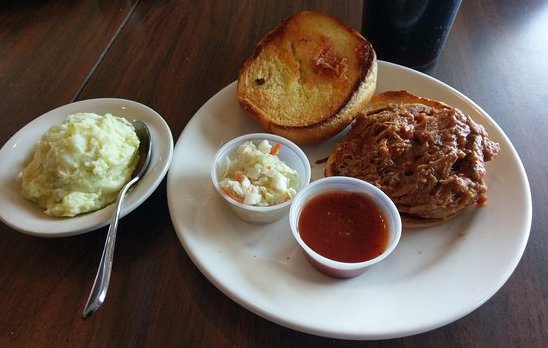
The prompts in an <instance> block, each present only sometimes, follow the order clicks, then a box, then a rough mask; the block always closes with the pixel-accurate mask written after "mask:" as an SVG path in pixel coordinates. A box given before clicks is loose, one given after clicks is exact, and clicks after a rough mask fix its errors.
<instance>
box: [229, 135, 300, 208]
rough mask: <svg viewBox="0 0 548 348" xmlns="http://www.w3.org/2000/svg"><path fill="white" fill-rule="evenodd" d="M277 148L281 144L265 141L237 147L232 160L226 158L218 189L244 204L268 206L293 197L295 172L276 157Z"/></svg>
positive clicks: (246, 143) (295, 190)
mask: <svg viewBox="0 0 548 348" xmlns="http://www.w3.org/2000/svg"><path fill="white" fill-rule="evenodd" d="M280 149H281V144H279V143H276V144H274V145H270V143H269V142H268V141H267V140H263V141H261V142H260V143H259V144H258V145H255V144H254V143H253V142H251V141H248V142H245V143H243V144H241V145H240V146H238V149H237V151H236V157H235V158H234V159H231V158H229V157H228V156H227V157H226V167H225V171H224V173H223V175H222V176H221V177H222V180H221V181H220V182H219V185H220V187H221V190H222V191H223V192H224V193H225V194H226V195H228V196H229V197H231V198H233V199H234V200H236V201H238V202H240V203H243V204H246V205H256V206H271V205H276V204H279V203H283V202H285V201H288V200H290V199H291V198H293V197H294V196H295V194H296V193H297V186H298V184H299V182H298V179H297V172H296V171H295V170H294V169H291V168H290V167H289V166H288V165H287V164H285V163H284V162H283V161H281V160H280V159H279V158H278V156H277V154H278V153H279V151H280Z"/></svg>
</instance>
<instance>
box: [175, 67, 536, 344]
mask: <svg viewBox="0 0 548 348" xmlns="http://www.w3.org/2000/svg"><path fill="white" fill-rule="evenodd" d="M379 66H380V67H383V68H384V69H388V68H390V69H395V70H401V71H407V73H412V74H413V75H415V76H416V77H419V78H426V79H427V80H430V81H431V82H434V83H435V84H437V85H439V87H440V88H443V89H445V90H447V91H449V92H450V93H451V94H452V95H454V96H455V97H458V98H459V99H461V100H462V102H463V103H466V104H468V105H470V107H471V108H474V109H475V110H476V111H477V112H479V113H481V115H482V117H485V118H486V119H487V120H488V122H489V123H490V126H491V127H493V128H496V130H497V133H498V135H500V136H502V137H503V138H504V140H505V142H506V143H508V145H509V148H510V150H511V152H512V155H513V156H514V157H515V158H516V159H517V165H518V166H517V170H518V172H519V173H520V175H521V178H522V179H523V180H524V182H523V184H524V186H525V191H524V193H525V196H526V197H525V198H526V203H527V204H526V206H525V209H524V212H525V214H524V219H525V220H526V225H525V226H523V230H524V231H525V232H523V236H522V238H521V243H520V245H518V246H517V248H516V251H515V253H514V255H515V257H514V258H513V259H512V260H511V262H509V265H508V266H507V267H506V268H505V269H506V270H507V272H506V274H504V275H503V276H501V277H498V280H499V281H498V283H497V284H493V285H492V288H493V289H494V291H492V292H491V293H489V294H487V295H486V296H485V297H484V298H483V299H481V301H479V303H473V304H470V305H469V306H467V308H465V309H464V310H463V311H461V312H459V313H455V314H454V315H452V316H451V315H450V316H447V317H446V318H445V319H444V320H439V321H437V322H436V323H435V324H433V325H423V326H420V327H416V328H414V329H412V330H408V331H400V332H384V333H377V334H366V335H363V334H360V333H355V332H353V333H351V332H344V333H341V332H330V331H329V330H317V329H315V328H312V327H310V326H307V325H302V324H300V323H295V322H294V321H291V320H287V319H286V318H281V317H278V316H275V315H271V314H270V313H269V312H268V311H266V310H264V309H263V308H260V306H257V305H256V304H254V303H251V302H249V301H246V300H245V299H242V298H241V295H240V294H238V293H237V292H236V291H235V290H234V289H232V288H231V287H230V286H228V285H227V284H223V283H222V282H221V280H220V279H217V278H216V277H215V276H214V274H212V273H211V272H210V270H208V268H207V267H206V265H204V263H203V262H202V260H200V259H199V257H198V255H196V254H195V253H194V251H193V250H192V248H191V246H190V245H188V242H187V241H186V240H185V238H184V234H185V231H184V228H183V226H179V225H178V224H177V223H176V220H175V219H176V217H174V216H173V214H175V207H174V206H173V205H174V204H175V199H174V197H173V196H172V192H173V190H172V187H171V186H172V185H173V181H174V180H175V179H174V175H176V170H171V171H170V173H169V174H168V182H167V194H168V206H169V210H170V216H171V219H172V223H173V226H174V229H175V231H176V233H177V236H178V238H179V241H180V242H181V244H182V246H183V248H184V249H185V251H186V252H187V254H188V255H189V257H190V258H191V260H192V261H193V263H194V264H195V265H196V267H197V268H198V269H199V270H200V272H201V273H202V274H204V275H205V276H206V278H207V279H208V280H209V281H210V282H211V283H212V284H213V285H214V286H215V287H216V288H217V289H219V290H220V291H221V292H222V293H224V294H225V295H226V296H227V297H229V298H230V299H232V300H233V301H235V302H236V303H238V304H239V305H241V306H242V307H244V308H246V309H247V310H249V311H251V312H252V313H254V314H256V315H259V316H261V317H263V318H265V319H267V320H270V321H272V322H274V323H276V324H279V325H283V326H285V327H288V328H291V329H295V330H299V331H302V332H305V333H308V334H313V335H318V336H325V337H331V338H340V339H351V340H370V339H387V338H396V337H404V336H409V335H412V334H418V333H422V332H426V331H430V330H433V329H436V328H439V327H442V326H444V325H447V324H449V323H451V322H454V321H455V320H458V319H460V318H462V317H464V316H466V315H467V314H469V313H470V312H472V311H474V310H475V309H477V308H479V307H480V306H481V305H482V304H483V303H485V302H486V301H487V300H489V299H490V298H491V297H492V296H493V295H494V294H495V293H496V292H498V291H499V290H500V288H502V286H503V285H504V284H505V283H506V281H507V280H508V279H509V277H510V276H511V275H512V273H513V272H514V270H515V269H516V267H517V265H518V263H519V261H520V259H521V257H522V255H523V253H524V251H525V248H526V245H527V242H528V239H529V234H530V229H531V223H532V199H531V192H530V186H529V180H528V177H527V173H526V171H525V168H524V166H523V163H522V161H521V159H520V157H519V154H518V153H517V151H516V149H515V147H514V146H513V144H512V143H511V141H510V140H509V139H508V137H507V135H506V134H505V133H504V131H503V130H502V128H501V127H500V126H499V125H498V124H497V123H496V122H495V121H494V120H493V118H492V117H491V116H490V115H489V114H488V113H487V112H485V111H484V110H483V109H482V108H481V107H480V106H479V105H477V104H476V103H475V102H474V101H472V100H471V99H470V98H468V97H467V96H465V95H464V94H463V93H461V92H460V91H458V90H456V89H455V88H453V87H451V86H449V85H447V84H445V83H444V82H442V81H440V80H437V79H435V78H433V77H431V76H429V75H426V74H424V73H421V72H417V71H415V70H412V69H409V68H406V67H402V66H399V65H397V64H393V63H389V62H384V61H379ZM235 84H236V81H234V82H232V83H230V84H228V85H227V86H225V87H224V88H222V89H221V90H220V91H218V92H217V93H216V94H215V95H213V96H212V97H211V98H210V99H208V100H207V101H206V103H204V104H203V105H202V107H200V109H199V110H198V111H197V112H196V113H195V114H194V115H193V117H192V119H191V120H190V121H189V122H188V123H187V126H186V127H185V129H183V131H182V132H181V134H180V136H179V137H178V139H177V142H176V145H175V150H174V152H175V153H177V149H178V146H179V144H180V143H182V142H183V139H184V138H185V137H186V136H187V134H188V132H190V131H191V129H192V128H193V127H194V125H195V123H197V122H198V118H197V117H198V116H199V115H200V114H201V112H202V111H203V110H204V109H206V107H207V105H208V103H210V102H212V100H214V99H215V98H218V96H219V95H220V94H221V93H223V92H225V91H226V90H227V89H230V88H234V85H235ZM172 168H173V164H172Z"/></svg>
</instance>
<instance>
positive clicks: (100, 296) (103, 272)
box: [82, 176, 139, 319]
mask: <svg viewBox="0 0 548 348" xmlns="http://www.w3.org/2000/svg"><path fill="white" fill-rule="evenodd" d="M137 180H139V176H136V177H134V178H133V179H131V180H130V181H129V182H128V183H127V184H126V185H125V186H124V187H123V188H122V190H121V191H120V193H119V194H118V198H117V199H116V206H115V209H114V213H113V214H112V218H111V222H110V227H109V229H108V233H107V239H106V240H105V247H104V248H103V254H102V255H101V262H100V263H99V269H98V270H97V275H96V276H95V280H94V282H93V287H92V288H91V293H90V294H89V297H88V301H87V303H86V307H85V308H84V312H83V313H82V318H84V319H85V318H87V317H89V316H91V315H92V314H93V313H95V312H96V311H97V310H98V309H99V307H101V305H102V304H103V302H105V297H106V296H107V290H108V284H109V282H110V274H111V271H112V260H113V256H114V245H115V243H116V233H117V231H118V220H119V218H120V210H121V207H122V202H123V200H124V197H125V196H126V192H127V190H128V189H129V188H130V187H131V186H132V185H133V184H134V183H135V182H137Z"/></svg>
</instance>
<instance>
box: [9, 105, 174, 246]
mask: <svg viewBox="0 0 548 348" xmlns="http://www.w3.org/2000/svg"><path fill="white" fill-rule="evenodd" d="M77 112H94V113H97V114H100V115H103V114H105V113H107V112H108V113H111V114H113V115H116V116H122V117H126V118H128V119H137V120H141V121H143V122H145V123H146V124H147V126H148V127H149V129H150V133H151V137H152V157H151V159H150V164H149V168H148V170H147V172H146V174H145V175H144V176H143V178H142V179H141V180H140V181H139V182H138V183H137V185H136V186H135V187H134V189H133V190H132V191H131V192H129V193H128V195H127V197H126V199H125V201H124V205H123V206H122V211H121V216H125V215H127V214H128V213H130V212H131V211H133V210H134V209H135V208H137V207H138V206H139V205H140V204H141V203H143V202H144V201H145V200H146V199H147V198H148V197H149V196H150V195H151V194H152V192H154V190H155V189H156V188H157V187H158V185H159V184H160V182H161V181H162V179H163V178H164V176H165V175H166V173H167V170H168V168H169V165H170V164H171V158H172V156H173V137H172V136H171V130H170V128H169V126H168V125H167V124H166V122H165V121H164V119H163V118H162V117H161V116H160V115H159V114H158V113H157V112H156V111H154V110H152V109H151V108H149V107H148V106H145V105H143V104H140V103H137V102H135V101H131V100H124V99H116V98H100V99H89V100H82V101H78V102H75V103H71V104H67V105H64V106H61V107H58V108H56V109H54V110H51V111H49V112H47V113H45V114H43V115H42V116H40V117H38V118H36V119H34V120H33V121H31V122H29V123H28V124H27V125H26V126H25V127H23V128H22V129H21V130H19V131H18V132H17V133H15V135H14V136H12V137H11V139H10V140H8V142H7V143H5V144H4V146H2V149H1V150H0V163H1V164H2V165H1V166H0V219H1V220H2V221H3V222H4V223H5V224H7V225H9V226H10V227H12V228H14V229H16V230H18V231H20V232H23V233H27V234H30V235H35V236H41V237H63V236H70V235H76V234H81V233H85V232H89V231H92V230H95V229H98V228H100V227H103V226H106V225H107V224H108V223H109V222H110V218H111V216H112V213H113V211H114V207H113V205H109V206H107V207H105V208H103V209H100V210H97V211H95V212H92V213H88V214H84V215H79V216H75V217H70V218H56V217H49V216H47V215H46V214H44V213H43V211H42V209H40V208H39V207H38V206H37V205H36V204H34V203H33V202H30V201H28V200H26V199H24V198H23V197H22V195H21V184H20V179H19V177H20V173H21V171H22V170H23V168H24V166H25V165H26V164H27V163H28V162H29V161H30V159H31V156H32V151H33V147H34V145H35V144H36V143H37V142H38V140H39V139H40V137H41V136H42V134H44V133H45V132H46V131H47V130H48V129H49V128H50V127H51V126H53V125H55V124H60V123H62V122H63V120H64V119H65V118H66V116H68V115H70V114H74V113H77Z"/></svg>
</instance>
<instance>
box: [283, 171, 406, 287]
mask: <svg viewBox="0 0 548 348" xmlns="http://www.w3.org/2000/svg"><path fill="white" fill-rule="evenodd" d="M331 191H350V192H358V193H361V194H365V195H366V196H368V197H369V198H371V199H372V200H373V201H374V202H375V203H376V205H377V207H378V208H379V209H380V210H381V212H382V214H383V216H384V218H385V222H386V225H387V229H388V234H389V236H388V243H387V246H386V249H385V250H384V252H383V253H382V254H380V255H379V256H377V257H375V258H374V259H371V260H368V261H364V262H341V261H334V260H331V259H329V258H327V257H324V256H322V255H320V254H318V253H317V252H316V251H314V250H312V249H311V248H310V247H309V246H308V245H307V244H306V243H305V242H304V241H303V240H302V238H301V235H300V233H299V229H298V226H299V217H300V214H301V211H302V209H303V208H304V206H305V205H306V203H307V202H308V201H309V200H310V199H312V198H313V197H316V196H318V195H319V194H322V193H325V192H331ZM289 224H290V226H291V231H292V232H293V236H294V237H295V239H296V240H297V243H299V245H300V247H301V248H302V249H303V251H304V253H305V255H306V257H307V259H308V261H309V262H310V263H311V264H312V266H314V268H316V269H317V270H318V271H320V272H322V273H324V274H326V275H328V276H331V277H335V278H351V277H355V276H358V275H360V274H361V273H363V272H364V271H365V270H366V269H367V268H368V267H370V266H372V265H374V264H376V263H378V262H380V261H381V260H383V259H385V258H386V257H387V256H388V255H389V254H390V253H391V252H392V251H394V249H395V248H396V245H397V244H398V242H399V240H400V236H401V229H402V225H401V218H400V214H399V213H398V210H397V209H396V206H395V205H394V203H393V202H392V200H390V198H388V196H387V195H386V194H385V193H384V192H382V191H381V190H380V189H378V188H377V187H376V186H373V185H371V184H369V183H367V182H365V181H363V180H359V179H355V178H350V177H343V176H333V177H327V178H322V179H319V180H316V181H314V182H313V183H311V184H310V185H308V186H307V187H305V188H304V189H303V190H301V191H300V192H298V193H297V195H296V196H295V198H294V199H293V204H292V206H291V209H290V212H289Z"/></svg>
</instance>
